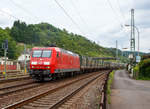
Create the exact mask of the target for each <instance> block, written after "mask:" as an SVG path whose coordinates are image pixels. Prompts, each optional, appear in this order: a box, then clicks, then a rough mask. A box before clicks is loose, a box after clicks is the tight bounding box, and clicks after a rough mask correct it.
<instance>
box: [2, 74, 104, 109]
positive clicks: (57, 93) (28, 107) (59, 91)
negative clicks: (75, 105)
mask: <svg viewBox="0 0 150 109" xmlns="http://www.w3.org/2000/svg"><path fill="white" fill-rule="evenodd" d="M105 76H106V72H105V73H98V74H96V75H88V76H85V77H83V78H81V79H79V80H74V81H71V82H69V83H67V84H65V85H62V86H59V87H57V88H54V89H51V90H49V91H47V92H44V93H41V94H38V95H36V96H32V97H30V98H27V99H25V100H22V101H20V102H17V103H14V104H12V105H9V106H7V107H4V108H3V109H16V108H18V109H35V108H36V109H37V108H39V109H42V108H50V109H56V108H58V107H60V106H61V105H62V104H63V103H65V102H66V101H67V100H68V99H70V98H71V97H72V96H74V95H75V94H76V93H78V92H79V91H81V90H82V89H83V88H84V87H86V86H87V85H88V84H90V83H92V82H93V81H94V80H95V79H97V78H100V79H104V78H105Z"/></svg>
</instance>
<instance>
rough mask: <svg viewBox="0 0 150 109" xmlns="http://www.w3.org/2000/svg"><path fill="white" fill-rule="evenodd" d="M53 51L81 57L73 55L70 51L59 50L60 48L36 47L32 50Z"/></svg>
mask: <svg viewBox="0 0 150 109" xmlns="http://www.w3.org/2000/svg"><path fill="white" fill-rule="evenodd" d="M52 49H55V50H56V51H58V52H60V51H61V52H63V53H67V54H70V55H73V56H79V55H78V54H76V53H73V52H71V51H68V50H64V49H62V48H58V47H34V48H32V50H52Z"/></svg>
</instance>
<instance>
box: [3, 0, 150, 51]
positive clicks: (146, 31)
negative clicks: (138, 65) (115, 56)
mask: <svg viewBox="0 0 150 109" xmlns="http://www.w3.org/2000/svg"><path fill="white" fill-rule="evenodd" d="M57 2H58V3H59V4H60V5H61V6H62V7H63V8H64V9H65V11H66V12H67V13H68V15H69V16H70V17H71V18H72V19H73V21H74V23H73V22H72V21H71V20H70V18H69V17H68V16H67V15H66V14H65V13H64V11H63V10H62V9H61V8H60V7H59V6H58V4H57V3H56V2H55V0H1V3H0V27H2V28H5V27H8V26H9V27H11V26H12V25H13V22H14V21H15V20H17V19H20V20H21V21H25V22H26V23H27V24H36V23H40V22H47V23H50V24H52V25H54V26H56V27H58V28H61V29H62V28H65V29H66V30H68V31H69V32H73V33H76V34H81V35H83V36H85V37H87V38H88V39H90V40H92V41H95V42H96V43H99V44H100V45H102V46H104V47H115V41H116V40H118V46H119V48H120V49H121V48H130V46H129V45H130V42H129V41H130V28H129V27H125V26H121V25H125V24H130V10H131V8H134V9H135V25H136V26H137V27H138V28H139V31H140V51H143V52H150V44H149V43H150V36H149V35H150V0H57ZM76 24H77V25H76ZM135 32H136V31H135ZM135 36H136V39H137V34H135ZM136 50H137V40H136Z"/></svg>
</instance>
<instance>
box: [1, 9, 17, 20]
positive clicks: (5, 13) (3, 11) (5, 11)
mask: <svg viewBox="0 0 150 109" xmlns="http://www.w3.org/2000/svg"><path fill="white" fill-rule="evenodd" d="M0 12H2V13H4V14H7V15H8V16H10V17H12V18H14V19H16V20H20V19H19V18H17V17H16V16H14V15H12V14H10V13H8V12H6V11H3V10H1V9H0Z"/></svg>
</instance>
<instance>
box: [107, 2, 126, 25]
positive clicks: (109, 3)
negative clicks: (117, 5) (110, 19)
mask: <svg viewBox="0 0 150 109" xmlns="http://www.w3.org/2000/svg"><path fill="white" fill-rule="evenodd" d="M106 1H107V2H108V5H109V6H110V8H111V9H112V12H113V13H114V15H115V17H116V19H117V21H118V22H119V24H120V26H121V27H122V26H123V25H124V24H122V22H121V20H120V19H119V15H118V14H117V13H116V11H115V9H114V8H113V6H112V4H111V2H110V1H109V0H106Z"/></svg>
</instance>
